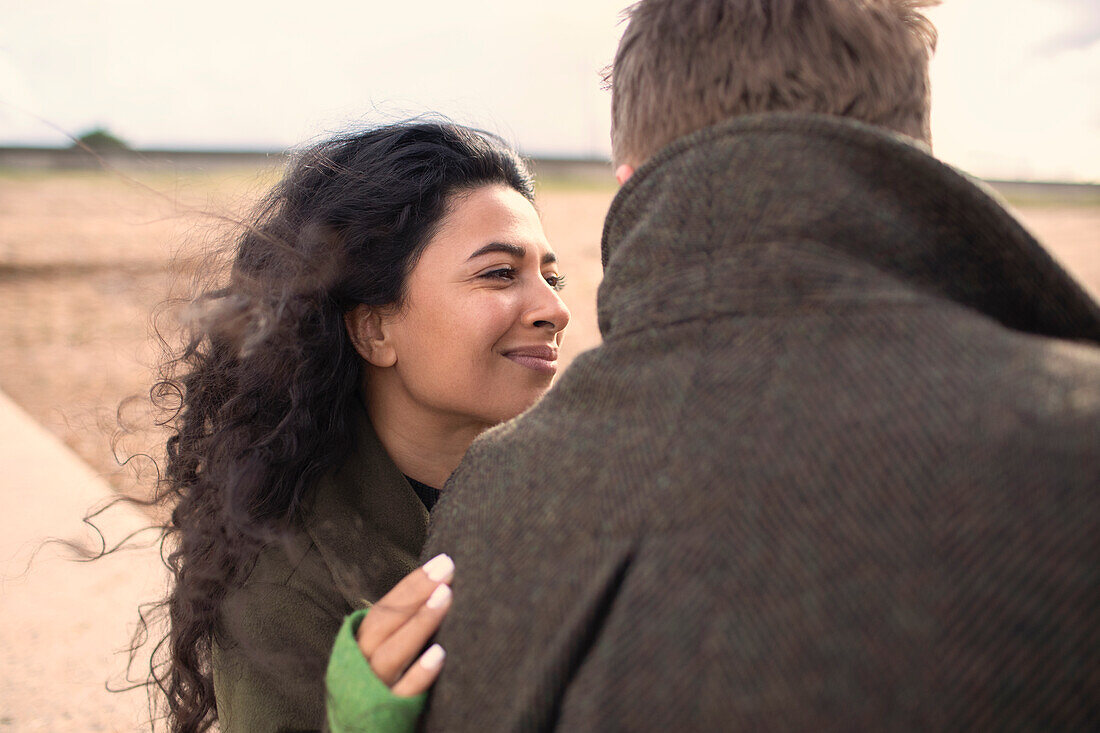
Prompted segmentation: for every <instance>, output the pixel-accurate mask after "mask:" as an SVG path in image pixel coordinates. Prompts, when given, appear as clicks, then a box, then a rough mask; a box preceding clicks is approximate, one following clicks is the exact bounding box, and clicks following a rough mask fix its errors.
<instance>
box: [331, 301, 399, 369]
mask: <svg viewBox="0 0 1100 733" xmlns="http://www.w3.org/2000/svg"><path fill="white" fill-rule="evenodd" d="M344 326H345V327H346V328H347V330H348V337H349V338H350V339H351V343H352V345H353V346H354V347H355V350H356V351H358V352H359V356H361V357H363V360H364V361H366V362H367V363H368V364H371V365H373V366H376V367H383V368H384V367H391V366H393V365H394V364H396V363H397V352H396V351H395V350H394V348H393V344H392V343H391V340H390V339H388V338H387V331H388V329H387V328H386V319H385V316H384V315H383V313H382V312H381V309H380V308H371V307H370V306H369V305H365V304H363V303H360V304H359V305H357V306H355V307H354V308H352V309H351V310H350V311H348V312H347V313H345V314H344Z"/></svg>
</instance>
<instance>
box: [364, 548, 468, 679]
mask: <svg viewBox="0 0 1100 733" xmlns="http://www.w3.org/2000/svg"><path fill="white" fill-rule="evenodd" d="M454 570H455V565H454V562H453V561H452V560H451V558H450V557H448V556H447V555H437V556H435V557H434V558H432V559H431V560H429V561H428V562H426V563H424V565H423V566H422V567H419V568H417V569H416V570H414V571H412V572H411V573H409V574H408V575H406V576H405V578H404V579H403V580H402V581H401V582H400V583H398V584H397V585H395V586H394V588H393V590H391V591H390V592H389V593H387V594H386V595H384V596H382V598H381V599H380V600H379V601H378V602H377V603H375V604H374V605H373V606H372V607H371V610H370V613H368V614H367V616H366V618H364V619H363V622H362V623H361V624H360V625H359V632H358V634H356V639H357V641H358V642H359V649H360V651H362V652H363V656H365V657H366V659H367V662H368V663H369V664H370V667H371V669H372V670H374V674H375V675H377V676H378V679H380V680H382V682H384V683H385V684H386V686H388V687H389V688H390V689H391V690H392V691H393V694H395V695H400V696H402V697H410V696H412V695H419V694H420V693H421V692H426V691H427V689H428V688H429V687H431V686H432V683H433V682H435V678H436V677H438V676H439V670H440V668H441V667H442V666H443V658H444V656H445V654H444V652H443V647H441V646H439V645H438V644H433V645H432V646H431V647H429V648H428V650H427V651H425V652H424V653H423V654H421V655H420V658H419V659H417V660H416V662H415V663H413V659H414V658H415V657H416V655H417V653H419V652H420V650H421V649H423V648H424V645H425V644H427V643H428V639H430V638H432V634H434V633H435V630H436V629H438V628H439V624H440V622H441V621H442V620H443V617H444V616H445V615H446V614H447V609H448V608H450V607H451V588H450V585H448V584H449V583H450V582H451V578H453V577H454Z"/></svg>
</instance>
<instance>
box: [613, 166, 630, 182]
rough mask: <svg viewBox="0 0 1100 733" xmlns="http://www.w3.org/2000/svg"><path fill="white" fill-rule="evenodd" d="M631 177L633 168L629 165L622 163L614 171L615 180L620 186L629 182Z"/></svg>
mask: <svg viewBox="0 0 1100 733" xmlns="http://www.w3.org/2000/svg"><path fill="white" fill-rule="evenodd" d="M632 175H634V166H632V165H630V164H629V163H623V164H622V165H620V166H619V167H618V168H616V169H615V180H616V181H618V182H619V185H620V186H621V185H623V184H624V183H626V182H627V181H629V180H630V177H631V176H632Z"/></svg>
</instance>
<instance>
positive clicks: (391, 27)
mask: <svg viewBox="0 0 1100 733" xmlns="http://www.w3.org/2000/svg"><path fill="white" fill-rule="evenodd" d="M626 5H627V0H485V1H483V2H475V1H471V0H467V1H465V2H464V1H463V0H447V1H446V2H443V1H440V0H408V1H406V2H392V1H391V0H387V1H386V2H377V1H375V0H359V1H358V2H352V1H345V0H312V1H311V2H298V3H283V2H267V3H252V2H248V3H245V2H237V1H234V0H217V1H215V0H191V2H188V3H157V2H149V0H0V17H2V18H3V21H2V23H0V144H13V143H27V144H64V143H65V138H64V136H63V135H62V134H60V133H58V132H57V131H55V130H54V129H52V128H51V127H50V125H54V126H56V127H58V128H61V129H63V130H65V131H66V132H69V133H73V134H78V133H80V132H82V131H85V130H87V129H88V128H90V127H92V126H95V125H104V126H106V127H108V128H109V129H110V130H112V131H113V132H115V133H116V134H118V135H119V136H121V137H122V138H124V139H126V140H127V141H128V142H130V143H131V144H133V145H135V146H139V147H177V146H178V147H190V148H236V147H245V148H285V147H288V146H291V145H294V144H296V143H299V142H302V141H304V140H308V139H312V138H316V137H318V136H320V135H323V134H324V133H325V132H327V131H332V130H337V129H340V128H341V127H344V126H347V125H348V124H349V123H354V122H356V121H358V120H364V119H371V116H372V115H377V114H382V115H385V116H388V117H390V118H392V117H394V116H403V115H405V114H410V113H415V112H420V111H424V110H435V111H439V112H442V113H445V114H447V115H449V116H451V117H453V118H454V119H457V120H459V121H463V122H468V123H473V124H478V125H480V126H482V127H485V128H488V129H492V130H495V131H497V132H500V133H502V134H503V135H505V137H507V138H509V139H510V140H512V141H513V142H515V143H516V144H518V145H519V146H520V147H521V148H522V149H523V150H524V151H526V152H528V153H544V154H545V153H549V154H559V155H606V154H607V153H608V151H609V149H610V145H609V143H608V135H607V130H608V126H609V117H610V114H609V106H610V98H609V95H608V93H607V92H605V91H603V90H601V89H600V79H599V71H600V69H601V68H603V67H604V66H605V65H606V64H607V63H608V62H609V61H610V60H611V57H612V55H613V53H614V49H615V45H616V43H617V41H618V37H619V34H620V33H621V31H622V28H621V26H620V25H618V17H619V13H620V11H621V10H622V9H623V8H624V7H625V6H626ZM930 15H931V17H932V19H933V20H934V21H935V22H936V24H937V25H938V26H939V29H940V46H939V51H938V54H937V57H936V60H935V62H934V65H933V83H934V90H935V92H934V100H933V105H934V112H933V134H934V136H935V145H936V153H937V154H938V155H939V156H940V157H942V158H943V159H945V160H947V161H948V162H950V163H952V164H954V165H958V166H960V167H962V168H964V169H966V170H968V171H970V172H972V173H975V174H977V175H981V176H985V177H999V178H1028V179H1048V180H1091V181H1100V95H1098V94H1097V90H1098V89H1100V1H1098V0H946V2H945V3H944V5H943V6H942V7H940V8H937V9H934V10H933V11H932V12H931V13H930Z"/></svg>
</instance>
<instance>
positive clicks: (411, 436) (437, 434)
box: [363, 383, 490, 489]
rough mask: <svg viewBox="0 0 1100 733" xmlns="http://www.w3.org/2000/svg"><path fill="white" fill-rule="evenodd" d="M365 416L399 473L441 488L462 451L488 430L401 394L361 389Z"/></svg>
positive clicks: (369, 387) (368, 387) (379, 388)
mask: <svg viewBox="0 0 1100 733" xmlns="http://www.w3.org/2000/svg"><path fill="white" fill-rule="evenodd" d="M363 394H364V395H366V403H367V404H366V407H367V414H368V415H370V420H371V424H372V425H373V426H374V431H375V432H376V433H377V434H378V439H379V440H380V441H381V442H382V445H383V447H385V449H386V452H387V453H388V454H389V456H390V458H392V459H393V462H394V464H396V465H397V468H398V469H399V470H400V471H401V473H403V474H405V475H406V476H408V477H409V478H412V479H416V480H417V481H419V482H420V483H422V484H427V485H428V486H431V487H433V488H437V489H438V488H442V486H443V484H444V483H445V482H446V481H447V479H448V478H449V477H450V475H451V474H452V473H453V472H454V470H455V469H456V468H458V464H459V463H460V462H461V461H462V457H463V456H464V455H466V449H467V448H469V447H470V443H472V442H473V441H474V438H476V437H477V436H478V435H480V434H481V433H483V432H484V431H485V430H487V429H488V428H489V427H490V426H489V425H487V424H484V423H480V422H476V421H471V420H469V419H466V418H460V417H457V416H454V415H450V414H445V413H440V412H436V411H432V410H430V409H427V408H425V407H424V406H422V405H419V404H417V403H415V402H414V401H413V400H412V399H411V398H409V396H408V395H407V394H405V393H404V392H403V391H402V390H397V389H387V388H386V385H375V386H374V388H372V385H370V384H369V383H368V384H367V385H366V386H365V387H364V389H363Z"/></svg>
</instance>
